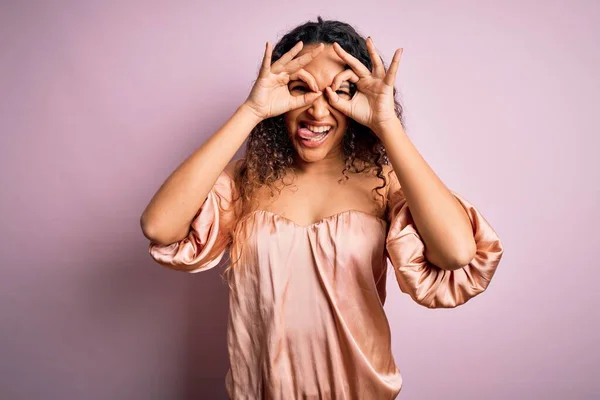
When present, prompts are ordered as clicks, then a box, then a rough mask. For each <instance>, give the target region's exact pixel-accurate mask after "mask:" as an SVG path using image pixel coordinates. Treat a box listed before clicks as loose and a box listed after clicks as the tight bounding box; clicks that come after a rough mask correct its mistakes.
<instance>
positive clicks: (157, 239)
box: [140, 215, 186, 246]
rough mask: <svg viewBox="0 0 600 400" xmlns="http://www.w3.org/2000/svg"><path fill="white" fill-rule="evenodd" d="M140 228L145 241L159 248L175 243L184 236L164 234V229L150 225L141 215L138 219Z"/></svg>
mask: <svg viewBox="0 0 600 400" xmlns="http://www.w3.org/2000/svg"><path fill="white" fill-rule="evenodd" d="M140 227H141V228H142V233H143V234H144V236H145V237H146V239H148V240H150V241H151V242H153V243H156V244H158V245H161V246H168V245H170V244H172V243H176V242H178V241H180V240H182V239H183V238H185V236H186V235H183V236H182V235H170V234H165V230H164V229H160V228H158V227H157V226H156V225H155V224H152V223H150V222H149V221H148V218H147V217H146V216H145V215H142V216H141V218H140Z"/></svg>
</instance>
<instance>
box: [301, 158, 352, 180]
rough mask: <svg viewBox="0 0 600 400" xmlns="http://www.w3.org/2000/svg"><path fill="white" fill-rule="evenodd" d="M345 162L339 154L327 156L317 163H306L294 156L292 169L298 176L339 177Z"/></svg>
mask: <svg viewBox="0 0 600 400" xmlns="http://www.w3.org/2000/svg"><path fill="white" fill-rule="evenodd" d="M345 165H346V164H345V160H344V158H343V157H341V156H340V155H339V154H335V155H334V154H329V155H327V156H326V157H325V158H323V159H322V160H319V161H314V162H307V161H305V160H303V159H302V158H300V157H298V155H296V158H295V161H294V167H295V169H296V171H297V172H298V174H300V175H305V176H306V175H320V176H323V175H339V174H341V173H342V171H343V170H344V167H345Z"/></svg>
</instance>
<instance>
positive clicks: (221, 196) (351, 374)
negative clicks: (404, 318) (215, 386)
mask: <svg viewBox="0 0 600 400" xmlns="http://www.w3.org/2000/svg"><path fill="white" fill-rule="evenodd" d="M390 176H391V177H392V178H393V179H396V180H397V177H396V175H395V174H394V173H393V172H392V174H391V175H390ZM234 194H237V192H236V191H235V186H234V181H233V179H232V178H231V176H230V175H229V174H228V173H226V172H225V171H223V172H222V173H221V174H220V175H219V177H218V179H217V181H216V182H215V184H214V186H213V188H212V189H211V191H210V193H209V195H208V197H207V199H206V200H205V202H204V203H203V204H202V205H201V207H200V209H199V210H198V213H197V214H196V216H195V218H194V220H193V222H192V224H191V229H190V232H189V234H188V236H187V237H186V238H185V239H183V240H181V241H180V242H176V243H172V244H170V245H166V246H163V245H159V244H156V243H152V242H151V243H150V246H149V252H150V255H151V256H152V257H153V258H154V259H155V260H156V261H157V262H158V263H160V264H161V265H164V266H166V267H169V268H172V269H176V270H182V271H187V272H199V271H206V270H208V269H210V268H213V267H215V266H216V265H218V264H219V262H220V261H221V259H222V257H223V255H224V254H225V251H226V249H228V248H229V250H230V259H231V260H235V259H237V257H241V258H240V259H239V261H238V264H236V265H235V266H234V269H233V271H234V272H233V274H232V276H231V279H232V280H231V282H230V284H231V285H232V288H231V289H230V290H229V319H228V332H227V343H228V353H229V362H230V368H229V371H228V373H227V376H226V378H225V386H226V390H227V392H228V394H229V397H230V398H231V399H233V400H240V399H252V400H257V399H277V400H294V399H332V400H334V399H335V400H350V399H353V400H354V399H356V400H359V399H360V400H365V399H377V400H383V399H395V398H396V396H397V395H398V393H399V392H400V389H401V386H402V377H401V375H400V372H399V370H398V368H397V366H396V363H395V362H394V357H393V355H392V348H391V335H390V327H389V324H388V320H387V318H386V315H385V312H384V308H383V304H384V301H385V296H386V271H387V268H388V263H387V259H388V258H389V260H390V262H391V265H392V266H393V269H394V272H395V276H396V280H397V282H398V286H399V287H400V290H401V291H402V292H404V293H407V294H409V295H410V296H411V297H412V298H413V299H414V301H416V302H417V303H419V304H421V305H423V306H425V307H429V308H439V307H456V306H458V305H460V304H463V303H465V302H466V301H468V300H469V299H470V298H472V297H474V296H476V295H478V294H479V293H481V292H483V291H484V290H485V289H486V288H487V286H488V285H489V283H490V280H491V278H492V276H493V275H494V272H495V270H496V268H497V266H498V263H499V262H500V259H501V257H502V253H503V248H502V243H501V242H500V239H499V238H498V236H497V234H496V233H495V232H494V230H493V228H492V227H491V226H490V225H489V223H488V222H487V221H486V220H485V219H484V217H483V216H482V215H481V214H480V213H479V211H478V210H477V209H475V207H473V205H471V204H469V203H468V202H467V201H466V200H465V199H463V198H462V197H460V196H459V195H457V194H456V193H454V192H453V194H454V195H455V196H456V198H457V199H458V200H459V202H460V203H461V204H462V206H463V207H464V209H465V210H466V212H467V213H468V215H469V217H470V219H471V224H472V226H473V232H474V235H475V240H476V243H477V253H476V255H475V258H474V259H473V260H472V261H471V262H470V263H469V264H468V265H465V266H464V267H463V268H460V269H457V270H454V271H446V270H442V269H440V268H438V267H436V266H435V265H433V264H431V263H430V262H428V260H427V259H426V258H425V257H424V245H423V242H422V241H421V238H420V236H419V234H418V232H417V231H416V229H415V226H414V223H413V220H412V218H411V215H410V211H409V209H408V206H407V203H406V200H405V198H404V196H403V193H402V190H401V189H400V188H399V189H398V190H396V191H394V192H390V193H389V194H388V196H389V208H388V212H387V218H386V219H381V218H378V217H376V216H374V215H371V214H368V213H365V212H362V211H358V210H347V211H343V212H340V213H337V214H335V215H331V216H329V217H327V218H324V219H322V220H321V221H318V222H316V223H313V224H310V225H308V226H301V225H298V224H296V223H294V222H293V221H291V220H289V219H287V218H285V217H283V216H280V215H278V214H275V213H272V212H270V211H264V210H257V211H254V212H252V214H251V215H250V218H249V219H247V220H244V221H242V222H240V223H239V226H238V223H237V221H236V219H235V217H234V212H233V207H231V205H232V204H231V199H232V196H233V195H234ZM236 227H237V229H239V230H240V233H241V237H243V238H249V239H247V240H246V241H245V242H244V243H243V246H240V244H238V243H233V242H232V233H233V229H235V228H236Z"/></svg>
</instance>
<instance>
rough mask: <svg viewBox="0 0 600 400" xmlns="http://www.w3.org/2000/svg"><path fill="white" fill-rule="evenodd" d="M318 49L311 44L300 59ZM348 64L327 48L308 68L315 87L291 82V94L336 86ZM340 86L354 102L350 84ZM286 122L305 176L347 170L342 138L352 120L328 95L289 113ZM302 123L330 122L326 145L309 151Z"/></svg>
mask: <svg viewBox="0 0 600 400" xmlns="http://www.w3.org/2000/svg"><path fill="white" fill-rule="evenodd" d="M316 47H317V45H314V44H313V45H307V46H305V47H304V48H303V49H302V51H301V52H300V53H299V54H298V56H302V55H303V54H306V53H310V52H312V51H313V50H314V49H315V48H316ZM345 64H346V63H345V62H344V60H342V59H341V58H340V57H339V56H338V55H337V53H336V52H335V50H334V49H333V46H331V45H325V47H324V50H323V51H322V52H321V53H320V54H319V55H318V56H317V57H316V58H314V59H313V60H312V61H311V62H310V63H309V64H307V65H306V66H305V67H304V70H305V71H306V72H308V73H309V74H310V75H311V76H312V77H313V78H314V84H312V85H311V84H309V83H306V82H304V81H303V80H301V79H296V80H291V81H290V82H289V84H288V88H289V90H290V93H291V94H292V96H302V95H304V94H305V93H307V92H310V91H311V90H312V91H314V92H318V91H321V92H322V91H324V90H325V89H326V88H328V87H330V86H331V85H332V84H333V83H334V79H335V78H336V76H338V75H339V74H340V73H341V72H342V71H344V66H345ZM311 83H312V82H311ZM315 84H316V88H315V87H314V86H315ZM311 86H312V89H311ZM338 86H339V87H338V88H337V89H336V90H337V94H338V96H339V97H340V98H344V99H350V85H349V84H348V82H340V83H339V84H338ZM284 119H285V124H286V127H287V129H288V135H289V137H290V140H291V142H292V145H293V146H294V149H295V150H296V159H295V165H296V167H297V169H298V171H299V172H300V174H301V175H323V174H326V175H335V174H336V173H339V171H341V170H342V169H343V164H344V155H343V152H342V139H343V137H344V134H345V132H346V128H347V126H348V117H347V116H346V115H345V114H344V113H343V112H341V111H339V110H337V109H336V108H335V107H333V106H332V105H331V104H330V103H329V101H328V99H327V98H326V96H320V97H318V98H317V99H316V100H314V101H313V102H312V103H310V104H308V105H307V106H304V107H300V108H297V109H294V110H291V111H289V112H287V113H286V114H285V116H284ZM300 121H315V122H322V123H327V124H330V125H332V126H333V129H332V130H331V131H330V132H329V134H328V137H327V139H326V140H325V142H324V143H323V144H321V145H320V146H318V147H316V148H309V147H306V146H303V145H302V144H301V142H300V138H299V137H298V135H297V134H296V131H297V129H298V126H299V124H300Z"/></svg>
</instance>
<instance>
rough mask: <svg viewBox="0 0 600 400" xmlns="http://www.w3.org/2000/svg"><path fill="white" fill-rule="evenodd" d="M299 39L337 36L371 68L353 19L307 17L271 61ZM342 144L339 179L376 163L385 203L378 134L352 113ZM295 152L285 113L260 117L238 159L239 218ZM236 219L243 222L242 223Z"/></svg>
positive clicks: (335, 39)
mask: <svg viewBox="0 0 600 400" xmlns="http://www.w3.org/2000/svg"><path fill="white" fill-rule="evenodd" d="M299 41H302V42H303V44H304V46H307V45H312V44H319V43H324V44H326V45H333V43H334V42H337V43H338V44H339V45H340V46H341V47H342V48H343V49H344V50H346V51H347V52H348V53H350V54H351V55H353V56H354V57H356V58H357V59H358V60H360V62H362V63H363V64H364V65H365V66H366V67H367V68H368V69H369V70H370V71H372V70H373V64H372V62H371V58H370V56H369V51H368V49H367V42H366V39H365V38H364V37H363V36H361V35H360V34H359V33H358V32H357V31H356V30H355V29H354V28H353V27H352V26H351V25H349V24H347V23H344V22H340V21H333V20H329V21H328V20H323V19H322V18H321V17H320V16H319V17H318V18H317V22H311V21H309V22H306V23H304V24H302V25H299V26H297V27H296V28H294V29H292V30H291V31H289V32H288V33H286V34H285V35H284V36H283V37H282V38H281V40H280V41H279V42H278V43H277V44H276V45H275V47H274V49H273V54H272V59H271V64H273V63H274V62H275V61H277V60H278V59H279V58H280V57H281V56H283V55H284V54H285V53H287V52H288V51H289V50H290V49H291V48H292V47H294V45H295V44H296V43H298V42H299ZM382 61H383V60H382ZM384 65H385V63H384ZM346 69H350V66H349V65H346ZM386 70H387V66H386ZM393 93H394V108H395V111H396V115H397V116H398V118H399V119H400V122H401V123H402V125H403V126H404V120H403V116H402V106H401V104H400V102H399V101H398V100H397V99H396V88H394V91H393ZM342 149H343V153H344V156H345V167H344V169H343V171H342V174H343V175H344V178H341V179H346V180H347V179H349V177H348V175H347V172H348V171H353V172H364V171H365V170H369V171H370V170H372V169H373V168H375V169H376V175H377V177H378V178H380V179H382V180H383V184H382V185H381V186H378V187H377V188H375V189H374V190H375V191H377V192H378V194H379V195H380V196H381V197H382V198H383V207H386V206H387V203H386V199H385V198H384V196H383V195H382V194H381V193H379V189H383V188H385V186H386V178H385V176H384V173H383V165H389V160H388V157H387V153H386V151H385V147H384V146H383V143H381V141H380V140H379V138H378V137H377V135H375V134H374V133H373V132H372V131H371V130H370V129H369V128H367V127H366V126H364V125H361V124H359V123H357V122H356V121H354V120H352V119H350V118H348V127H347V129H346V132H345V134H344V137H343V139H342ZM294 153H295V149H294V147H293V145H292V142H291V140H290V138H289V136H288V133H287V127H286V125H285V122H284V115H283V114H282V115H278V116H276V117H272V118H268V119H265V120H263V121H261V122H260V123H259V124H258V125H257V126H256V127H255V128H254V129H253V130H252V132H251V133H250V135H249V137H248V140H247V144H246V151H245V155H244V157H243V159H242V160H240V162H239V163H238V166H237V173H236V176H235V179H234V180H235V186H236V188H237V190H238V193H239V198H240V199H241V202H236V203H237V204H236V214H237V220H238V221H241V220H242V219H247V218H249V217H250V216H251V214H252V211H254V210H253V207H254V206H256V204H254V202H253V194H254V193H255V192H256V190H257V189H259V188H260V187H262V186H265V185H266V186H267V187H268V188H269V189H270V190H271V195H273V187H274V184H275V183H276V182H278V181H279V180H280V179H281V178H283V177H284V176H285V173H286V172H287V171H288V170H295V168H294ZM357 161H358V163H357ZM357 164H360V166H361V168H358V166H357ZM341 179H340V180H341ZM279 190H281V189H279ZM236 200H237V199H236ZM237 225H238V227H239V226H240V225H241V224H239V223H238V224H237ZM234 231H235V232H234V233H233V238H234V240H233V244H234V247H235V248H236V250H239V249H240V246H241V245H242V242H241V241H239V240H236V239H237V238H238V236H239V233H240V232H239V231H238V229H235V230H234ZM236 252H237V253H238V255H240V254H241V251H236ZM238 259H239V257H238ZM236 261H237V260H236ZM234 264H235V262H234ZM232 267H233V264H232V265H230V267H228V268H227V269H226V270H225V274H226V273H227V272H228V270H229V269H230V268H232Z"/></svg>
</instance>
